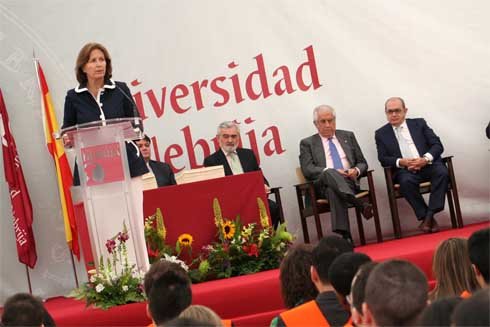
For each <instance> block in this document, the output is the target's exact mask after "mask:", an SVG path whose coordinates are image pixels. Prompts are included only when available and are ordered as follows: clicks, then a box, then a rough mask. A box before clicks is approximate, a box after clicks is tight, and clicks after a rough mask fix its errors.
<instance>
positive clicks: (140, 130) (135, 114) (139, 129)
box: [114, 82, 143, 133]
mask: <svg viewBox="0 0 490 327" xmlns="http://www.w3.org/2000/svg"><path fill="white" fill-rule="evenodd" d="M114 85H115V86H116V88H117V89H118V90H119V92H121V93H122V95H123V96H124V97H125V98H126V99H128V100H129V102H130V103H131V106H132V107H133V117H135V118H139V116H140V114H139V111H138V108H137V107H136V103H135V102H134V99H133V97H132V96H130V95H128V94H127V93H126V92H125V91H124V90H123V88H122V87H120V86H119V85H117V83H116V82H114ZM133 126H134V131H135V132H136V133H143V123H142V121H141V119H135V120H134V125H133Z"/></svg>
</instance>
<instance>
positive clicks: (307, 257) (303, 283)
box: [279, 244, 318, 309]
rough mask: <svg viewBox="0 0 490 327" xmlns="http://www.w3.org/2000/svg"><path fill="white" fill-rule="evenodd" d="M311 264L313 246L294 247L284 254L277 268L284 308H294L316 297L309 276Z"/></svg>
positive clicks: (299, 245) (315, 291) (300, 245)
mask: <svg viewBox="0 0 490 327" xmlns="http://www.w3.org/2000/svg"><path fill="white" fill-rule="evenodd" d="M312 264H313V246H311V245H309V244H298V245H295V246H293V247H291V248H290V249H289V250H288V252H287V253H286V256H285V257H284V259H283V260H282V262H281V266H280V268H279V271H280V273H279V277H280V279H281V292H282V298H283V301H284V305H285V306H286V308H288V309H291V308H294V307H295V306H297V305H298V304H301V303H303V302H307V301H310V300H312V299H314V298H315V297H316V296H317V295H318V290H317V289H316V287H315V285H314V284H313V282H312V281H311V276H310V267H311V265H312Z"/></svg>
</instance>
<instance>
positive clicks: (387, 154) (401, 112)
mask: <svg viewBox="0 0 490 327" xmlns="http://www.w3.org/2000/svg"><path fill="white" fill-rule="evenodd" d="M407 110H408V108H406V107H405V102H404V101H403V99H402V98H398V97H393V98H389V99H388V100H386V102H385V113H386V117H387V119H388V124H386V125H384V126H383V127H381V128H380V129H378V130H377V131H376V133H375V139H376V146H377V149H378V159H379V161H380V163H381V165H382V166H383V167H393V168H394V173H393V179H394V182H395V183H397V184H400V193H401V194H402V195H403V197H404V198H405V199H406V200H407V201H408V203H409V204H410V206H411V207H412V208H413V210H414V211H415V215H416V216H417V219H418V220H419V221H420V222H421V223H420V225H419V229H420V230H422V231H423V232H424V233H431V232H437V231H438V230H439V226H438V224H437V222H436V220H435V219H434V215H435V214H436V213H437V212H439V211H441V210H443V209H444V201H445V194H446V191H447V187H448V179H449V177H448V170H447V167H446V166H445V165H444V163H443V162H442V160H441V154H442V152H443V151H444V147H443V146H442V143H441V140H440V139H439V137H438V136H437V135H436V134H435V133H434V131H433V130H432V129H431V128H430V127H429V126H428V125H427V122H426V121H425V120H424V119H423V118H415V119H405V116H406V114H407ZM424 181H430V182H431V194H430V197H429V203H428V204H426V203H425V201H424V198H423V197H422V194H420V191H419V184H420V183H421V182H424Z"/></svg>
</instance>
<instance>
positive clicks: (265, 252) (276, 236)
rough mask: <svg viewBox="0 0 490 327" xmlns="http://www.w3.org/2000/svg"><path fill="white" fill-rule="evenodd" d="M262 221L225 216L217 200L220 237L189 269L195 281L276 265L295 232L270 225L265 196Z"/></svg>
mask: <svg viewBox="0 0 490 327" xmlns="http://www.w3.org/2000/svg"><path fill="white" fill-rule="evenodd" d="M257 204H258V207H259V215H260V225H259V224H257V223H250V224H247V225H242V224H241V221H240V216H237V217H236V218H235V219H234V220H229V219H226V218H223V215H222V212H221V207H220V205H219V201H218V199H216V198H215V199H214V201H213V210H214V220H215V225H216V228H217V234H218V241H216V242H214V243H212V244H210V245H207V246H204V247H203V249H202V252H201V254H200V255H199V257H198V258H197V259H195V260H194V261H193V263H192V267H197V269H196V268H194V269H191V270H190V271H189V275H190V277H191V279H192V280H193V281H194V282H202V281H206V280H211V279H220V278H228V277H232V276H239V275H246V274H251V273H255V272H259V271H263V270H269V269H275V268H277V267H279V264H280V262H281V260H282V258H283V257H284V254H285V253H286V251H287V249H288V247H289V245H290V244H291V243H292V241H293V236H292V235H291V234H290V233H289V232H287V231H286V226H285V225H284V224H281V225H280V226H279V227H278V229H277V230H274V229H273V228H272V227H271V226H270V225H269V217H268V215H267V210H266V208H265V205H264V202H263V201H262V199H261V198H257Z"/></svg>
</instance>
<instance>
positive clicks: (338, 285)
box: [328, 252, 371, 312]
mask: <svg viewBox="0 0 490 327" xmlns="http://www.w3.org/2000/svg"><path fill="white" fill-rule="evenodd" d="M367 262H371V258H370V257H369V256H367V255H366V254H364V253H354V252H348V253H342V254H341V255H339V256H338V257H337V258H336V259H335V260H334V261H333V262H332V265H331V266H330V269H329V270H328V279H330V283H331V284H332V286H333V288H334V289H335V293H336V294H337V299H338V300H339V302H340V303H341V304H342V305H343V306H344V308H345V310H347V311H349V312H350V303H349V301H348V300H347V297H348V295H349V294H350V290H351V285H352V279H353V278H354V276H355V275H356V273H357V271H358V270H359V267H361V266H362V265H363V264H365V263H367Z"/></svg>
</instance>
